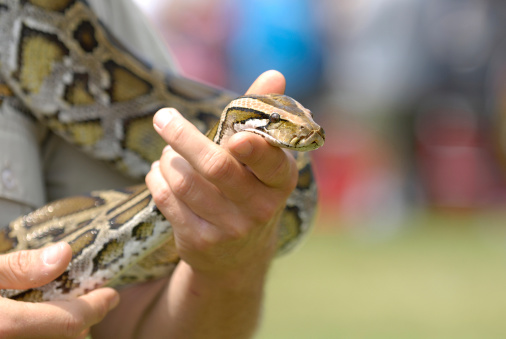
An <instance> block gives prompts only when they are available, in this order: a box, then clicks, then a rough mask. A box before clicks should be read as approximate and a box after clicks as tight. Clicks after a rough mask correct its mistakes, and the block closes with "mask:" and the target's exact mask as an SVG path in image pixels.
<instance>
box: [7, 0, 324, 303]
mask: <svg viewBox="0 0 506 339" xmlns="http://www.w3.org/2000/svg"><path fill="white" fill-rule="evenodd" d="M0 80H1V81H0V105H8V106H11V107H15V108H16V109H17V110H18V111H20V112H25V113H26V114H30V115H33V116H34V117H35V118H36V119H37V121H39V122H40V123H41V124H44V125H46V126H48V127H49V128H50V129H51V130H52V131H53V132H54V133H56V134H58V135H60V136H62V137H63V138H64V139H65V140H66V141H68V142H69V143H71V144H73V145H75V146H77V147H78V148H80V149H82V150H83V151H85V152H87V153H88V154H89V155H90V156H92V157H95V158H98V159H101V160H103V161H105V162H108V163H110V164H111V165H112V166H115V167H116V168H117V169H119V170H120V171H122V172H123V173H126V174H127V175H130V176H133V177H142V176H144V175H145V174H146V173H147V171H148V170H149V168H150V164H151V163H152V162H153V161H155V160H157V159H158V158H159V156H160V154H161V150H162V149H163V147H164V146H165V144H164V142H163V141H162V140H161V138H160V137H159V136H158V135H157V134H156V132H154V130H153V125H152V119H153V114H154V113H155V112H156V111H157V110H159V109H160V108H163V107H167V106H169V107H174V108H176V109H178V110H179V111H180V112H181V113H182V114H183V115H184V116H185V117H186V118H187V119H188V120H189V121H191V122H192V123H193V124H195V125H196V126H197V127H198V128H199V129H200V130H201V131H205V130H208V134H207V135H208V137H209V138H211V139H212V140H213V141H214V142H216V143H221V142H223V141H224V140H225V139H226V138H227V137H229V136H230V135H231V134H233V133H236V132H239V131H243V130H244V131H249V132H253V133H257V134H260V135H262V136H263V137H264V138H266V140H267V141H269V142H270V143H271V144H273V145H275V146H279V147H286V148H289V149H293V150H300V151H307V150H311V149H315V148H318V147H320V146H321V145H322V144H323V141H324V133H323V130H322V129H321V127H320V126H318V125H317V124H316V123H315V122H314V121H313V119H312V114H311V112H310V111H309V110H307V109H305V108H304V107H302V106H301V105H300V104H299V103H297V102H296V101H295V100H293V99H291V98H289V97H286V96H282V95H267V96H254V95H252V96H244V97H239V98H238V99H235V100H232V99H233V98H235V97H236V96H234V95H232V94H231V93H228V92H226V91H223V90H218V89H215V88H212V87H209V86H207V85H204V84H200V83H197V82H194V81H191V80H188V79H185V78H182V77H179V76H177V75H175V74H171V73H167V72H163V71H160V70H157V69H154V68H152V67H151V66H150V65H149V64H148V63H146V62H145V61H143V60H141V59H140V58H138V57H136V56H134V55H133V54H132V53H131V52H130V51H128V49H127V48H125V47H124V46H122V45H121V44H120V43H119V42H118V40H117V39H115V38H114V37H113V36H112V35H111V33H109V32H108V31H107V29H106V28H105V27H104V26H103V25H102V24H101V22H100V21H99V20H98V19H97V17H96V15H95V14H94V13H93V11H92V10H91V9H90V7H89V6H88V4H87V3H86V1H80V0H0ZM227 104H228V106H227ZM213 126H214V127H213ZM294 156H295V157H296V160H297V166H298V168H299V179H298V183H297V187H296V189H295V190H294V192H293V193H292V195H291V196H290V197H289V199H288V201H287V205H286V208H285V210H284V212H283V215H282V218H281V222H280V226H279V241H278V252H279V253H282V252H285V251H288V250H289V249H291V248H293V246H294V245H295V244H296V243H297V242H299V240H300V239H301V238H303V236H304V235H305V234H307V232H308V230H309V228H310V226H311V221H312V218H313V215H314V212H315V206H316V184H315V182H314V180H313V175H312V171H311V163H310V160H309V157H308V155H307V154H306V153H298V152H297V153H294ZM57 241H66V242H68V243H69V244H70V245H71V248H72V260H71V263H70V265H69V266H68V268H67V270H66V271H65V272H64V273H63V274H62V275H61V276H60V277H58V278H57V279H55V280H54V281H52V282H51V283H49V284H47V285H44V286H42V287H38V288H33V289H29V290H1V291H0V294H1V295H2V296H3V297H8V298H12V299H16V300H22V301H32V302H38V301H45V300H58V299H68V298H72V297H76V296H79V295H82V294H84V293H86V292H88V291H90V290H92V289H95V288H98V287H100V286H105V285H107V286H120V285H124V284H129V283H136V282H141V281H145V280H149V279H153V278H157V277H161V276H167V275H170V274H171V272H172V270H173V268H174V267H175V266H176V265H177V263H178V261H179V257H178V255H177V251H176V248H175V244H174V238H173V234H172V229H171V226H170V224H169V222H168V221H167V220H166V219H165V218H164V217H163V215H162V214H161V213H160V212H159V211H158V209H157V208H156V206H155V204H154V202H153V199H152V197H151V195H150V193H149V191H148V190H147V188H146V186H145V185H140V186H136V187H130V188H125V189H119V190H107V191H95V192H91V193H89V194H84V195H81V196H76V197H71V198H65V199H62V200H59V201H55V202H52V203H49V204H48V205H46V206H43V207H41V208H39V209H37V210H35V211H33V212H32V213H30V214H28V215H26V216H22V217H20V218H18V219H16V220H15V221H13V222H11V223H10V225H9V226H7V227H5V228H3V229H1V230H0V253H7V252H12V251H17V250H21V249H33V248H40V247H43V246H47V245H49V244H51V243H54V242H57Z"/></svg>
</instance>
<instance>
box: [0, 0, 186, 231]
mask: <svg viewBox="0 0 506 339" xmlns="http://www.w3.org/2000/svg"><path fill="white" fill-rule="evenodd" d="M88 3H90V5H91V6H92V8H93V10H94V11H95V13H97V15H98V16H99V18H100V20H101V21H102V22H103V23H104V24H105V25H106V26H107V28H108V29H109V30H110V31H111V32H112V33H113V34H114V35H115V37H116V38H118V39H119V40H120V41H121V42H122V43H123V44H124V45H125V46H127V47H128V48H130V49H131V50H132V51H134V53H136V54H138V55H140V56H141V57H142V58H144V59H145V60H147V61H148V62H150V63H151V64H152V65H153V66H155V67H157V68H160V69H165V70H170V71H172V72H176V70H177V66H176V63H175V62H174V59H173V58H172V56H171V54H170V52H169V50H168V48H167V46H166V45H165V43H164V42H163V40H162V39H161V38H160V37H159V36H158V35H157V33H156V31H155V30H154V29H153V28H152V26H151V24H150V23H149V21H148V19H147V18H146V17H145V16H144V15H143V13H142V12H141V10H140V9H139V8H137V6H136V5H135V4H134V3H133V2H132V1H131V0H88ZM41 131H42V132H41ZM44 131H46V130H45V128H44V127H41V126H40V125H39V124H38V123H37V121H35V120H34V119H31V118H30V117H27V116H26V115H23V114H22V113H21V112H18V111H16V110H15V109H14V108H10V107H8V105H6V103H5V102H4V104H3V105H0V227H1V226H2V225H6V224H8V223H9V222H10V221H12V220H13V219H14V218H16V217H17V216H19V215H22V214H26V213H28V212H29V211H30V210H33V209H34V208H37V207H39V206H41V205H43V204H45V203H47V202H48V201H52V200H55V199H60V198H63V197H66V196H72V195H76V194H80V193H83V192H88V191H91V190H95V189H110V188H117V187H123V186H127V185H132V184H134V183H138V182H134V181H132V180H131V179H128V178H125V177H123V176H122V175H121V174H118V173H117V172H116V171H114V170H112V169H111V168H110V167H109V166H108V165H106V164H104V163H102V162H100V161H97V160H94V159H91V158H89V157H88V156H86V155H85V154H83V153H82V152H80V151H78V150H77V149H75V148H74V147H73V146H71V145H68V144H67V143H65V141H63V140H62V139H61V138H59V137H58V136H56V135H54V134H52V133H44ZM42 135H43V136H45V137H44V138H42Z"/></svg>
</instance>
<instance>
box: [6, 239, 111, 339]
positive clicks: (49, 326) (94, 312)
mask: <svg viewBox="0 0 506 339" xmlns="http://www.w3.org/2000/svg"><path fill="white" fill-rule="evenodd" d="M71 255H72V254H71V249H70V246H68V244H66V243H58V244H55V245H53V246H50V247H47V248H45V249H40V250H30V251H20V252H14V253H9V254H5V255H1V256H0V288H30V287H35V286H40V285H43V284H45V283H47V282H48V281H51V280H52V279H54V278H56V277H57V276H59V275H60V274H61V273H62V272H63V271H64V270H65V268H66V267H67V265H68V262H69V260H70V258H71ZM117 303H118V293H117V292H116V291H114V290H113V289H111V288H101V289H97V290H95V291H92V292H90V293H89V294H86V295H84V296H81V297H79V298H77V299H73V300H72V301H53V302H45V303H38V304H34V303H24V302H20V301H15V300H11V299H7V298H0V310H2V312H1V321H0V337H1V338H25V337H26V335H28V336H29V337H30V338H84V337H85V336H86V333H87V332H88V330H87V329H88V328H89V327H90V326H92V325H94V324H96V323H98V322H100V321H101V320H102V319H103V318H104V317H105V315H106V313H107V312H108V311H109V310H111V309H112V308H114V307H115V306H116V305H117Z"/></svg>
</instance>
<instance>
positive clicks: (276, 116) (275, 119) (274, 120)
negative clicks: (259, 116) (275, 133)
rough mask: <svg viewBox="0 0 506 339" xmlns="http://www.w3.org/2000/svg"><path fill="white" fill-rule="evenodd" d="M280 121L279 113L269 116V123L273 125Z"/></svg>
mask: <svg viewBox="0 0 506 339" xmlns="http://www.w3.org/2000/svg"><path fill="white" fill-rule="evenodd" d="M280 120H281V116H280V115H279V113H272V114H271V116H270V117H269V121H270V122H271V123H273V124H275V123H277V122H279V121H280Z"/></svg>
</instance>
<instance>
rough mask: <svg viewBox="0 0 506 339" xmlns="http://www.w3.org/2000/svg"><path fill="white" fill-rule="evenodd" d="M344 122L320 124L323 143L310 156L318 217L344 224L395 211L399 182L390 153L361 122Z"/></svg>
mask: <svg viewBox="0 0 506 339" xmlns="http://www.w3.org/2000/svg"><path fill="white" fill-rule="evenodd" d="M344 120H345V119H341V120H339V121H337V119H336V120H335V121H326V122H325V123H323V126H325V132H326V140H325V145H324V146H323V147H322V148H321V149H319V150H317V151H314V152H312V157H313V164H314V170H315V176H316V180H317V182H318V187H319V206H320V211H321V216H320V217H323V219H325V220H332V221H333V222H334V223H337V222H339V223H341V222H344V224H343V225H347V224H350V222H351V223H353V224H356V222H357V221H360V222H364V221H370V220H374V219H376V218H378V216H380V215H382V216H385V213H386V214H391V213H397V212H398V211H399V208H402V207H401V206H400V204H402V202H401V200H402V197H401V194H402V193H401V191H402V189H401V186H402V178H401V176H400V173H399V169H398V168H397V167H396V163H395V159H394V156H393V153H392V150H391V149H390V148H389V147H388V143H386V142H385V141H384V140H381V139H380V138H379V137H378V136H377V135H375V134H374V132H373V131H371V130H369V129H368V128H367V127H366V126H364V125H363V124H361V123H359V122H356V121H344ZM384 219H385V220H386V219H387V217H385V218H384ZM334 226H335V225H334Z"/></svg>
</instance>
